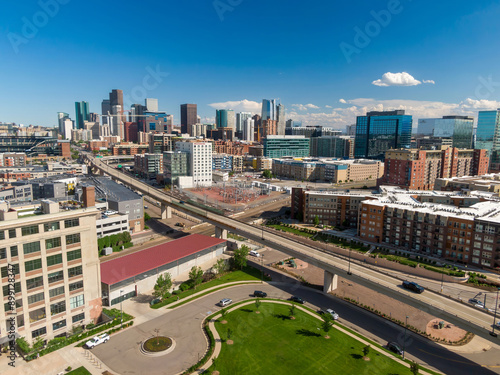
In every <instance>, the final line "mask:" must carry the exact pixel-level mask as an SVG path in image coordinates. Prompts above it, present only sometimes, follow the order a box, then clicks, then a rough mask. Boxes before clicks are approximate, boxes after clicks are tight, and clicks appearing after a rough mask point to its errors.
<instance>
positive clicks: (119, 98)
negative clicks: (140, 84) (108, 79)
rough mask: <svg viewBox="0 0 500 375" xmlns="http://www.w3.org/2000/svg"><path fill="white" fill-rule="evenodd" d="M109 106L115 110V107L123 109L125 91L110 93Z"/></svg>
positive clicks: (114, 90) (112, 91)
mask: <svg viewBox="0 0 500 375" xmlns="http://www.w3.org/2000/svg"><path fill="white" fill-rule="evenodd" d="M109 105H110V106H111V108H113V106H114V105H120V106H121V107H122V108H123V91H122V90H117V89H113V90H111V92H110V93H109Z"/></svg>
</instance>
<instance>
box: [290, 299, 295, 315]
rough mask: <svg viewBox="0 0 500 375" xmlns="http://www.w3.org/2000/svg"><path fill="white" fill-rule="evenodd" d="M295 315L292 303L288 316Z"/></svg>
mask: <svg viewBox="0 0 500 375" xmlns="http://www.w3.org/2000/svg"><path fill="white" fill-rule="evenodd" d="M294 315H295V303H293V302H292V306H290V316H294Z"/></svg>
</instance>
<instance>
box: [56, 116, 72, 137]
mask: <svg viewBox="0 0 500 375" xmlns="http://www.w3.org/2000/svg"><path fill="white" fill-rule="evenodd" d="M66 119H69V115H68V114H67V113H66V112H57V124H58V126H59V134H61V135H63V136H64V121H65V120H66Z"/></svg>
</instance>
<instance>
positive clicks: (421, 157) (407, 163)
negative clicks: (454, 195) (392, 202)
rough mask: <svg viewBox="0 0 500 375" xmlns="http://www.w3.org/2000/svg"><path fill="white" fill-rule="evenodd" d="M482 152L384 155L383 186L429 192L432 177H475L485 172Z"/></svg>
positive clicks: (405, 151) (409, 151)
mask: <svg viewBox="0 0 500 375" xmlns="http://www.w3.org/2000/svg"><path fill="white" fill-rule="evenodd" d="M488 164H489V158H488V156H487V151H486V150H472V149H469V150H467V149H458V148H456V147H449V146H442V149H441V150H419V149H398V150H388V151H386V153H385V174H384V184H388V185H396V186H400V187H406V188H408V189H412V190H432V189H434V182H435V180H436V178H449V177H461V176H477V175H483V174H486V173H488Z"/></svg>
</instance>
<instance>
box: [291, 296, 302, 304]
mask: <svg viewBox="0 0 500 375" xmlns="http://www.w3.org/2000/svg"><path fill="white" fill-rule="evenodd" d="M290 301H293V302H297V303H301V304H304V303H306V301H304V300H303V299H302V298H300V297H297V296H291V297H290Z"/></svg>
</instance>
